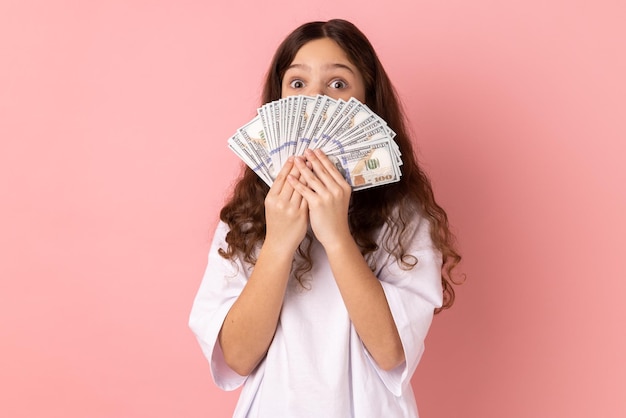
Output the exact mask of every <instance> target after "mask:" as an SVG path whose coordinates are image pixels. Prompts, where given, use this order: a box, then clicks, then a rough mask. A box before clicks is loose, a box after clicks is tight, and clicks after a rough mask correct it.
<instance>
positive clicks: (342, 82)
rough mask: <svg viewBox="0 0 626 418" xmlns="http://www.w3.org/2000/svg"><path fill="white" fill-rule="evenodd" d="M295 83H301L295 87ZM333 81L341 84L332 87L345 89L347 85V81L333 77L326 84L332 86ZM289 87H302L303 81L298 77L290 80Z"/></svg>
mask: <svg viewBox="0 0 626 418" xmlns="http://www.w3.org/2000/svg"><path fill="white" fill-rule="evenodd" d="M296 83H300V84H302V85H301V86H300V87H296V86H295V85H294V84H296ZM335 83H341V84H342V86H341V87H332V88H333V89H345V88H346V87H348V83H346V82H345V81H344V80H341V79H334V80H333V81H331V82H330V83H329V84H328V85H329V86H333V85H334V84H335ZM289 87H291V88H292V89H300V88H302V87H304V81H302V80H300V79H299V78H297V79H294V80H292V81H291V82H290V83H289Z"/></svg>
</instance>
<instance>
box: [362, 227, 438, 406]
mask: <svg viewBox="0 0 626 418" xmlns="http://www.w3.org/2000/svg"><path fill="white" fill-rule="evenodd" d="M409 228H410V229H409V231H410V233H409V235H410V240H407V242H408V246H407V249H406V254H408V255H411V256H413V257H415V259H414V260H413V261H417V264H415V266H413V268H408V267H406V266H403V265H401V263H400V262H399V261H397V260H396V259H395V258H394V257H391V256H388V257H387V259H386V261H384V264H383V265H382V266H380V267H379V270H378V272H377V273H378V274H377V276H378V278H379V280H380V282H381V284H382V286H383V290H384V292H385V295H386V297H387V303H388V304H389V308H390V309H391V314H392V315H393V318H394V321H395V324H396V327H397V329H398V333H399V335H400V339H401V341H402V346H403V348H404V354H405V362H404V363H403V364H401V365H399V366H398V367H396V368H395V369H393V370H389V371H386V370H383V369H381V368H380V367H378V365H377V364H376V363H375V362H374V361H373V360H372V362H373V364H374V367H375V368H376V369H377V372H378V374H379V376H380V378H381V379H382V381H383V382H384V383H385V386H386V387H387V389H389V391H390V392H392V393H393V394H394V395H396V396H400V395H401V394H402V392H403V391H404V389H405V387H406V385H409V384H410V381H411V377H412V376H413V373H414V372H415V369H416V367H417V364H418V363H419V361H420V358H421V357H422V353H423V351H424V340H425V338H426V334H427V333H428V330H429V328H430V324H431V322H432V319H433V314H434V310H435V308H438V307H441V305H442V303H443V291H442V285H441V265H442V258H441V253H440V252H439V251H438V250H437V249H436V248H435V247H434V246H433V244H432V240H431V238H430V226H429V223H428V221H427V220H425V219H423V218H417V219H415V221H414V222H413V223H412V224H410V225H409ZM407 261H411V260H407Z"/></svg>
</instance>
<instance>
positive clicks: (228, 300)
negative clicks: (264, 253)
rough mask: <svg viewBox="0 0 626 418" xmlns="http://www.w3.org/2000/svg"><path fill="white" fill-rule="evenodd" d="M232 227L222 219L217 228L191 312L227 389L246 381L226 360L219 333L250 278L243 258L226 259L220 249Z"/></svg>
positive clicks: (191, 321)
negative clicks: (219, 251) (219, 252)
mask: <svg viewBox="0 0 626 418" xmlns="http://www.w3.org/2000/svg"><path fill="white" fill-rule="evenodd" d="M227 232H228V227H227V225H226V224H224V223H223V222H220V223H219V225H218V226H217V228H216V231H215V235H214V237H213V242H212V244H211V249H210V251H209V258H208V262H207V267H206V270H205V273H204V277H203V278H202V282H201V284H200V288H199V290H198V293H197V294H196V297H195V299H194V302H193V306H192V308H191V314H190V315H189V327H190V328H191V330H192V331H193V332H194V334H195V335H196V338H197V339H198V342H199V343H200V347H201V348H202V352H203V353H204V356H205V357H206V358H207V360H208V361H209V365H210V370H211V376H212V377H213V380H214V382H215V384H216V385H217V386H218V387H220V388H221V389H223V390H234V389H236V388H238V387H239V386H241V385H242V384H243V382H244V381H245V380H246V377H245V376H241V375H239V374H237V373H236V372H235V371H233V370H232V369H231V368H230V367H228V365H227V364H226V362H225V361H224V355H223V353H222V349H221V347H220V344H219V342H218V334H219V332H220V329H221V328H222V323H223V322H224V319H225V318H226V314H228V311H229V310H230V308H231V306H232V305H233V303H235V300H236V299H237V297H238V296H239V294H240V293H241V291H242V289H243V287H244V286H245V284H246V281H247V273H248V272H247V270H246V268H245V267H244V266H243V265H242V263H241V262H239V261H231V260H226V259H224V258H223V257H221V256H220V255H219V254H218V249H219V248H223V249H226V245H227V244H226V243H225V237H226V233H227Z"/></svg>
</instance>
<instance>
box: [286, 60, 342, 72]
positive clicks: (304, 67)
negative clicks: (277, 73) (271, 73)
mask: <svg viewBox="0 0 626 418" xmlns="http://www.w3.org/2000/svg"><path fill="white" fill-rule="evenodd" d="M292 68H297V69H301V70H305V71H311V67H310V66H309V65H306V64H291V65H290V66H289V67H287V70H291V69H292ZM322 68H323V69H324V70H332V69H335V68H340V69H341V68H343V69H346V70H348V71H350V72H351V73H352V74H354V70H353V69H352V68H350V67H349V66H348V65H346V64H341V63H339V62H337V63H332V64H326V65H324V66H323V67H322ZM287 70H285V71H287Z"/></svg>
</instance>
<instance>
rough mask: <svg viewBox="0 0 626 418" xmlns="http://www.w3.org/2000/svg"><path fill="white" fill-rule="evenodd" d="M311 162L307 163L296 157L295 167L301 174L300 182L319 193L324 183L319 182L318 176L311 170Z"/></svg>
mask: <svg viewBox="0 0 626 418" xmlns="http://www.w3.org/2000/svg"><path fill="white" fill-rule="evenodd" d="M309 164H311V163H310V162H305V160H304V159H303V158H302V157H296V160H295V166H296V168H298V170H299V173H300V182H301V183H302V184H303V185H305V186H308V187H310V188H311V189H313V190H315V191H319V189H320V188H321V187H323V185H324V184H323V182H321V181H320V180H319V178H318V177H317V175H316V174H315V173H314V172H313V169H312V168H309Z"/></svg>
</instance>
